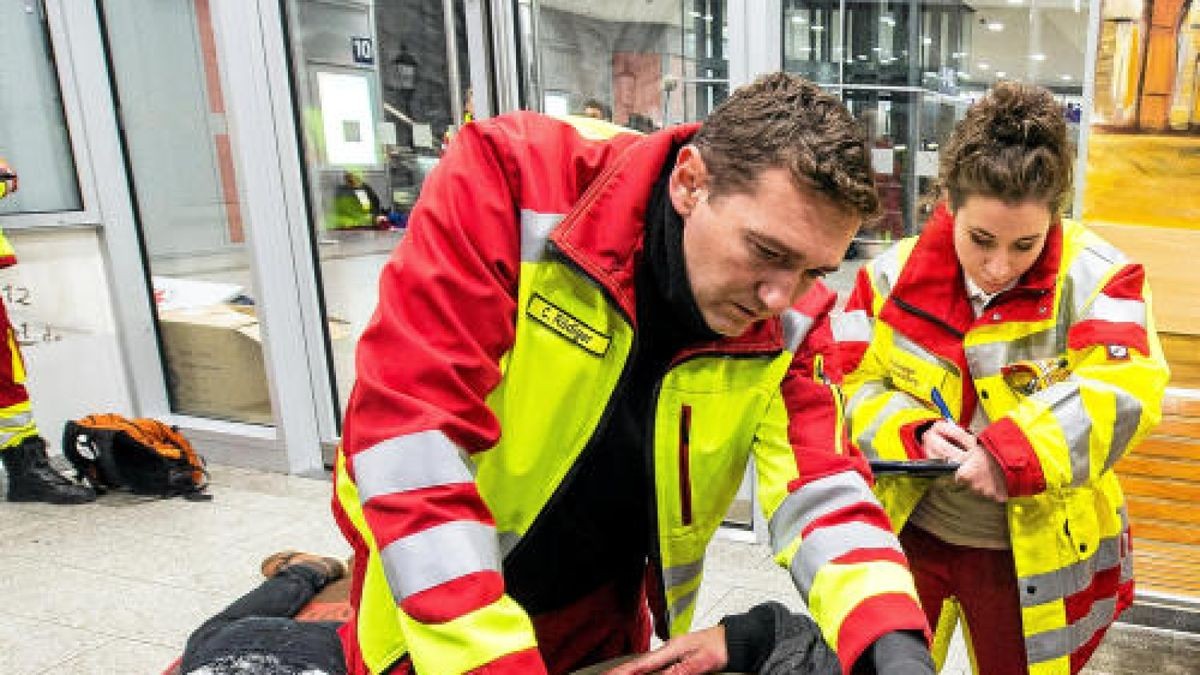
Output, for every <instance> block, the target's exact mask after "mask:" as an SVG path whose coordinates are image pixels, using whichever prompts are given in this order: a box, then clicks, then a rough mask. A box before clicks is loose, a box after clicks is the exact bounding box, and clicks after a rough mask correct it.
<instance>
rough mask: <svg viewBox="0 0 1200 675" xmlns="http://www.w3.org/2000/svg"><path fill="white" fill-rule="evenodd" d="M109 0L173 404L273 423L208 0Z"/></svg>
mask: <svg viewBox="0 0 1200 675" xmlns="http://www.w3.org/2000/svg"><path fill="white" fill-rule="evenodd" d="M99 8H100V11H101V14H102V19H103V21H102V24H103V30H104V35H103V39H104V42H105V45H106V47H107V53H108V58H109V61H110V63H109V66H110V67H109V72H111V73H112V79H113V86H114V93H115V97H116V99H117V101H118V106H117V108H118V114H119V118H120V124H121V141H122V148H121V149H122V152H123V153H124V155H125V160H126V164H127V166H128V169H129V177H130V179H129V180H130V188H131V194H132V195H133V201H134V204H135V208H136V214H137V221H138V227H139V234H140V238H141V243H142V249H143V255H144V257H145V264H146V265H147V268H148V273H149V275H150V276H151V279H152V282H153V289H154V306H155V316H156V319H157V321H156V329H157V332H158V335H159V346H160V350H161V357H162V364H163V369H164V371H165V374H166V380H167V387H168V395H169V398H170V403H171V410H172V412H175V413H182V414H185V415H192V416H196V417H205V418H213V419H220V420H229V421H235V422H245V423H251V424H257V425H272V424H273V423H274V422H273V420H274V416H273V411H272V404H271V395H270V390H269V386H268V383H267V378H266V370H265V365H264V364H265V360H264V355H263V354H264V352H263V344H262V335H261V332H260V330H259V324H258V316H257V309H258V307H257V296H258V294H257V293H256V284H255V280H254V278H253V275H252V273H251V266H250V262H249V254H248V251H247V248H246V233H247V231H248V229H249V228H250V227H251V223H250V222H248V218H247V215H246V214H247V211H246V209H245V208H244V205H245V203H246V197H247V195H246V194H245V190H244V189H243V183H242V177H241V176H240V175H239V172H238V170H237V167H236V162H235V148H236V147H237V143H238V139H237V136H236V134H235V133H233V130H232V129H231V128H230V124H229V120H227V117H226V98H227V97H226V88H225V79H226V74H227V73H226V71H225V64H224V63H223V62H222V59H221V58H219V55H218V53H217V49H216V39H215V32H214V29H213V17H212V15H211V13H210V11H209V3H208V2H194V1H192V0H160V1H157V2H150V3H147V2H141V1H140V0H101V1H100V3H99Z"/></svg>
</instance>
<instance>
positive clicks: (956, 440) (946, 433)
mask: <svg viewBox="0 0 1200 675" xmlns="http://www.w3.org/2000/svg"><path fill="white" fill-rule="evenodd" d="M977 443H978V441H976V440H975V437H974V436H972V435H971V432H969V431H967V430H966V429H963V428H962V427H960V426H958V425H957V424H955V423H953V422H947V421H945V420H938V421H937V422H934V423H933V426H931V427H929V428H928V429H926V430H925V433H924V434H923V435H922V436H921V447H922V448H924V450H925V456H926V457H928V458H930V459H944V460H946V461H948V462H961V461H963V460H964V459H966V456H967V451H968V450H970V449H971V448H973V447H975V445H976V444H977Z"/></svg>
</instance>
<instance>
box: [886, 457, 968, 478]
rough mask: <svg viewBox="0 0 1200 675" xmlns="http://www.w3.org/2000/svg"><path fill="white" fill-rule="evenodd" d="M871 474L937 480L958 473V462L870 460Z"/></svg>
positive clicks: (938, 460)
mask: <svg viewBox="0 0 1200 675" xmlns="http://www.w3.org/2000/svg"><path fill="white" fill-rule="evenodd" d="M870 464H871V472H872V473H874V474H875V475H876V476H918V477H926V478H937V477H939V476H950V475H953V474H954V472H955V471H958V467H959V463H958V462H947V461H944V460H940V459H910V460H892V459H872V460H870Z"/></svg>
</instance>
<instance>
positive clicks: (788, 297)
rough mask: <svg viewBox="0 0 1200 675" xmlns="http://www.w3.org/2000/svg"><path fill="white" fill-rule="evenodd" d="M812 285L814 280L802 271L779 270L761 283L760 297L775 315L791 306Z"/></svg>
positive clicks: (765, 306) (767, 308)
mask: <svg viewBox="0 0 1200 675" xmlns="http://www.w3.org/2000/svg"><path fill="white" fill-rule="evenodd" d="M810 285H812V282H811V281H810V280H808V278H807V277H805V276H804V275H803V274H801V273H798V272H793V271H786V270H779V271H777V272H775V273H773V274H770V275H768V276H767V277H766V278H765V279H764V280H763V281H762V282H761V283H760V284H759V287H758V299H759V301H760V302H762V304H763V307H764V308H765V309H766V310H767V312H769V313H770V314H771V315H772V316H775V315H778V314H782V313H783V311H784V310H786V309H788V308H789V307H791V306H792V304H794V303H795V302H796V298H798V297H800V296H801V295H802V294H803V293H804V291H806V290H808V287H809V286H810Z"/></svg>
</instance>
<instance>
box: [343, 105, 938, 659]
mask: <svg viewBox="0 0 1200 675" xmlns="http://www.w3.org/2000/svg"><path fill="white" fill-rule="evenodd" d="M695 129H696V126H695V125H690V126H684V127H679V128H674V129H670V130H667V131H664V132H660V133H657V134H654V135H650V136H644V137H643V136H640V135H635V134H629V133H620V134H617V135H615V136H613V137H611V138H607V139H605V138H598V136H600V135H603V134H598V133H596V129H595V128H586V129H585V128H576V127H575V126H573V125H572V124H568V123H565V122H562V121H558V120H554V119H551V118H547V117H543V116H540V115H535V114H531V113H517V114H513V115H505V116H501V117H498V118H495V119H492V120H488V121H485V122H479V123H474V124H469V125H467V126H466V127H464V128H463V130H462V131H461V132H460V133H459V134H458V135H457V136H456V138H455V140H454V142H453V143H452V144H451V147H450V149H449V152H448V154H447V156H446V157H445V158H444V159H443V161H442V163H441V164H440V165H439V166H438V167H437V169H436V170H435V171H434V172H433V173H432V174H431V175H430V177H429V179H428V181H427V182H426V183H425V187H424V191H423V194H422V197H421V200H420V202H419V203H418V205H417V207H416V209H415V210H414V211H413V214H412V219H411V220H410V227H409V231H408V235H407V236H406V237H405V239H404V241H403V242H402V243H401V244H400V246H399V247H398V248H397V250H396V252H395V253H394V255H393V256H392V259H391V260H390V261H389V262H388V264H387V265H386V266H385V268H384V269H383V272H382V276H381V281H380V294H379V306H378V309H377V310H376V313H375V316H374V317H373V319H372V320H371V323H370V325H369V326H368V327H367V329H366V331H365V332H364V334H363V336H362V340H361V342H360V343H359V347H358V354H357V367H358V380H357V384H356V386H355V390H354V392H353V394H352V396H351V401H350V405H349V407H348V410H347V414H346V424H345V430H344V438H343V445H342V448H341V451H340V452H339V455H338V460H337V467H336V476H335V491H336V494H335V498H334V511H335V515H336V516H337V519H338V522H339V524H340V526H341V528H342V530H343V532H344V533H345V535H346V536H347V538H348V539H349V540H350V542H351V543H352V544H353V546H354V548H355V551H356V554H357V558H356V566H355V569H354V585H353V588H354V591H353V602H354V604H355V609H356V616H355V619H354V620H353V621H351V622H350V623H349V624H347V626H346V627H345V628H344V629H343V631H344V632H343V636H344V639H345V646H346V652H347V656H348V661H349V663H350V665H351V669H352V672H357V673H365V672H372V673H381V672H385V671H387V670H388V669H389V668H391V667H393V665H394V664H396V663H397V662H398V661H400V660H401V659H403V658H404V657H405V656H406V655H407V656H410V657H411V659H412V662H413V665H414V666H415V668H416V670H417V671H418V672H421V673H437V674H438V675H451V674H456V673H466V672H472V673H483V672H486V673H522V674H529V673H539V672H545V666H544V664H543V663H542V660H541V657H540V655H539V653H538V651H537V638H536V636H535V634H534V632H533V629H532V627H531V622H530V619H529V617H528V616H527V615H526V613H525V611H524V610H523V609H522V608H521V607H520V606H519V605H518V604H517V603H516V602H515V601H513V600H512V598H511V597H510V596H509V595H508V594H506V593H505V587H504V580H503V574H502V571H501V570H502V563H503V560H504V556H505V555H506V553H508V552H509V551H511V550H513V547H514V546H515V545H516V544H517V542H519V541H520V540H521V538H522V537H523V536H524V535H525V534H526V533H528V532H529V530H530V528H531V526H533V523H534V521H535V520H536V519H537V517H538V515H539V513H541V511H542V510H543V508H545V507H546V504H547V503H548V502H550V498H551V496H552V495H553V494H554V493H555V492H556V490H558V489H559V488H560V486H561V485H563V484H564V482H566V481H572V480H587V476H585V475H577V474H579V472H578V471H573V469H574V468H575V467H576V466H577V465H579V464H580V463H581V462H580V455H581V453H582V452H583V450H584V448H585V446H587V444H588V441H589V439H590V438H591V437H592V436H593V434H594V433H595V431H596V429H597V427H598V425H599V424H600V423H601V419H602V417H603V415H604V414H605V411H606V409H607V407H608V403H609V401H610V399H611V397H612V396H613V392H614V389H615V388H616V387H617V385H618V382H619V380H620V378H621V377H622V374H623V370H624V366H625V364H626V362H627V361H628V359H629V355H630V352H631V349H632V348H633V347H634V344H635V342H636V340H637V337H638V334H637V328H636V326H635V321H636V318H635V317H636V312H635V307H636V304H635V299H634V289H635V283H634V278H633V274H634V269H635V261H636V260H637V259H638V258H639V255H640V249H641V238H642V230H643V222H644V220H643V216H644V209H645V205H646V203H647V200H648V199H649V197H650V191H651V189H652V187H653V184H654V183H655V180H656V178H657V177H658V176H659V172H660V170H661V168H662V167H663V165H664V163H665V162H668V161H672V159H673V158H672V157H670V156H669V153H670V149H671V147H672V145H673V144H675V143H680V142H683V141H685V140H686V139H688V138H690V137H691V135H692V134H694V133H695ZM585 135H586V137H585ZM832 304H833V296H832V294H831V293H830V292H829V291H828V290H827V289H823V288H821V289H819V290H817V291H815V292H814V293H811V294H808V295H806V296H805V297H804V298H802V300H801V301H800V303H798V306H797V307H796V309H795V310H790V311H788V312H787V313H785V314H784V315H783V316H782V317H780V318H778V319H773V320H770V321H764V322H761V323H759V324H756V325H754V326H753V327H752V328H751V329H750V330H749V331H748V332H747V333H746V334H745V335H743V336H741V337H739V338H736V339H723V340H719V341H716V342H714V343H711V344H706V345H702V346H700V347H697V348H694V349H691V350H689V351H687V352H685V353H681V354H679V355H678V356H677V357H676V358H675V359H674V360H673V361H672V363H671V366H670V368H669V369H668V372H667V373H666V375H665V376H664V377H663V379H662V380H661V382H660V383H659V388H658V392H657V397H656V400H655V402H654V404H655V411H656V414H655V418H654V420H653V421H652V425H651V427H650V429H651V433H652V437H653V446H654V447H653V457H652V462H653V475H654V495H653V499H652V500H651V503H652V504H654V509H655V512H654V519H655V525H656V529H655V540H656V546H655V548H656V550H655V551H654V556H655V558H656V559H655V560H654V561H653V562H654V563H655V567H656V569H657V571H658V577H659V579H658V583H657V584H654V585H655V586H657V588H658V590H652V591H651V593H652V594H661V595H660V596H659V597H657V598H651V600H652V602H651V605H652V606H658V607H662V608H663V610H662V611H661V612H659V613H658V616H656V620H657V621H658V622H659V626H660V629H661V628H666V629H668V630H669V633H670V634H671V635H679V634H681V633H684V632H686V631H687V630H688V628H689V626H690V624H691V620H692V617H693V614H694V612H695V609H696V597H697V592H698V590H699V586H700V583H701V579H702V576H703V574H702V572H703V568H704V554H705V550H706V547H707V545H708V543H709V541H710V539H711V538H712V536H713V534H714V532H715V530H716V529H717V527H718V526H719V524H720V522H721V520H722V517H723V516H724V515H725V513H726V511H727V509H728V507H729V504H730V503H731V501H732V499H733V497H734V495H735V493H736V492H737V489H738V486H739V484H740V482H741V479H742V475H743V473H744V470H745V467H746V465H747V461H748V458H749V457H750V456H751V454H753V456H754V457H755V459H756V463H757V472H758V490H759V497H760V502H761V504H762V506H763V509H764V511H765V513H766V515H767V518H768V519H769V523H770V533H771V543H772V546H773V548H774V551H775V555H776V559H777V561H778V562H779V563H780V564H781V565H783V566H785V567H786V568H788V569H789V570H790V571H791V573H792V575H793V578H794V579H795V582H796V584H797V586H798V588H799V589H800V590H801V592H802V594H803V595H804V597H805V598H806V599H807V601H808V603H809V606H810V608H811V610H812V613H813V615H814V616H815V617H816V619H817V622H818V623H819V624H820V626H821V628H822V629H823V631H824V633H825V636H826V638H827V639H828V641H829V642H830V643H831V644H832V645H834V646H835V647H836V648H837V649H838V652H839V653H840V654H841V657H842V660H843V663H844V664H846V665H847V668H848V667H849V664H851V663H852V662H853V661H854V660H855V659H856V658H857V657H858V656H859V654H860V653H861V652H862V651H863V650H864V648H865V647H866V646H868V645H869V644H870V643H871V642H873V641H874V640H875V639H877V638H878V637H879V636H880V635H882V634H884V633H886V632H889V631H892V630H897V629H915V630H922V629H924V628H925V620H924V617H923V615H922V614H921V612H920V609H919V606H918V604H917V601H916V595H915V590H914V588H913V583H912V578H911V576H910V574H909V572H908V570H907V566H906V561H905V559H904V556H903V554H902V552H901V550H900V547H899V545H898V543H897V541H896V539H895V536H894V535H893V534H892V532H891V529H890V527H889V524H888V521H887V519H886V517H885V515H884V513H883V510H882V509H881V508H880V506H879V503H878V502H877V501H876V499H875V498H874V496H873V495H872V493H871V491H870V489H869V487H868V482H867V481H868V478H867V475H868V472H867V470H866V467H865V462H864V461H863V459H862V458H861V456H860V455H856V454H852V453H851V452H848V451H847V446H846V445H844V444H843V440H844V429H843V422H842V415H841V407H840V395H839V392H838V391H837V390H836V388H835V387H834V386H833V385H831V384H830V382H829V381H828V378H827V377H826V376H825V375H824V374H823V373H822V368H823V366H822V361H823V360H824V359H825V357H826V356H827V355H826V354H824V353H823V352H825V351H827V350H830V349H832V347H833V341H832V334H831V332H830V329H829V325H828V317H827V312H828V311H829V310H830V308H831V307H832ZM831 361H833V362H836V359H835V358H831ZM829 367H830V368H831V369H834V370H833V372H836V365H835V363H830V364H829Z"/></svg>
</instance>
